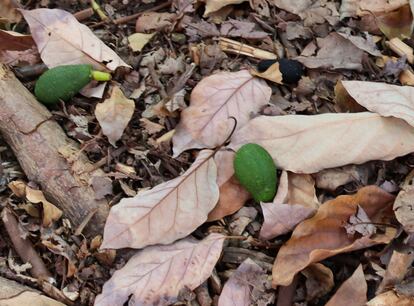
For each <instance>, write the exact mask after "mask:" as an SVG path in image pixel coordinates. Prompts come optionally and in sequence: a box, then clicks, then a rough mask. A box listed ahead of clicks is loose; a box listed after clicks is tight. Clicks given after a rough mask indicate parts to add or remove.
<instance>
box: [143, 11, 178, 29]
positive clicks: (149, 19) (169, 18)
mask: <svg viewBox="0 0 414 306" xmlns="http://www.w3.org/2000/svg"><path fill="white" fill-rule="evenodd" d="M176 18H177V15H175V14H171V13H158V12H147V13H144V14H142V15H141V16H139V17H138V19H137V23H136V25H135V31H137V32H139V33H144V32H147V31H154V30H155V31H162V30H164V29H165V28H168V27H170V26H171V25H172V23H173V21H174V20H175V19H176Z"/></svg>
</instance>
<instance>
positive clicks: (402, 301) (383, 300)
mask: <svg viewBox="0 0 414 306" xmlns="http://www.w3.org/2000/svg"><path fill="white" fill-rule="evenodd" d="M348 305H349V304H348ZM365 305H366V306H391V305H398V306H412V305H414V297H412V296H405V295H398V294H397V293H395V292H394V291H393V290H390V291H387V292H384V293H381V294H380V295H377V296H376V297H374V298H373V299H372V300H369V301H368V303H366V304H365ZM335 306H336V305H335Z"/></svg>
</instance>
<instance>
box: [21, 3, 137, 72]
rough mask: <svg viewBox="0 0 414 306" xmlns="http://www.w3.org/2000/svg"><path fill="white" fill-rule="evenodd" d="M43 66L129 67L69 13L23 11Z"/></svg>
mask: <svg viewBox="0 0 414 306" xmlns="http://www.w3.org/2000/svg"><path fill="white" fill-rule="evenodd" d="M21 12H22V14H23V17H24V18H25V19H26V21H27V23H28V24H29V27H30V31H31V33H32V36H33V39H34V41H35V42H36V45H37V48H38V50H39V52H40V56H41V58H42V60H43V62H44V63H45V64H46V65H47V66H48V67H49V68H52V67H55V66H59V65H70V64H91V65H93V66H94V67H95V68H96V69H109V70H111V71H113V70H115V69H116V68H117V67H119V66H125V67H130V66H129V65H127V64H126V63H125V62H124V61H123V60H122V59H121V58H120V57H119V56H118V55H117V54H116V53H115V52H114V51H113V50H112V49H111V48H109V47H108V46H107V45H105V44H104V43H103V42H102V41H101V40H100V39H99V38H97V37H96V36H95V34H93V32H92V31H91V30H90V29H89V28H88V27H87V26H85V25H83V24H81V23H79V22H78V20H77V19H76V18H75V17H74V16H73V15H72V14H70V13H68V12H66V11H64V10H59V9H36V10H30V11H29V10H21Z"/></svg>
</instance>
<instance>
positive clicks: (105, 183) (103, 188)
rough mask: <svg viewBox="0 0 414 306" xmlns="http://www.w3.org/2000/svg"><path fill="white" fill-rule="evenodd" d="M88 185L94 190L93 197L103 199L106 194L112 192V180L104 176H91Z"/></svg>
mask: <svg viewBox="0 0 414 306" xmlns="http://www.w3.org/2000/svg"><path fill="white" fill-rule="evenodd" d="M90 185H91V186H92V188H93V190H94V191H95V199H97V200H102V199H105V196H106V195H109V194H112V180H111V179H110V178H109V177H106V176H96V175H94V176H92V177H91V180H90Z"/></svg>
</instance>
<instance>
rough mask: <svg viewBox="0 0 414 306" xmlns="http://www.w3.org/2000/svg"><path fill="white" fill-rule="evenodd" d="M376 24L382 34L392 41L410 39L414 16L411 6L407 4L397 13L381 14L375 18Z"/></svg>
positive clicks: (396, 11)
mask: <svg viewBox="0 0 414 306" xmlns="http://www.w3.org/2000/svg"><path fill="white" fill-rule="evenodd" d="M375 21H376V24H377V26H378V28H379V29H380V30H381V32H382V33H384V35H385V36H386V37H387V38H388V39H392V38H394V37H398V38H401V39H404V38H406V37H410V36H411V33H412V31H413V14H412V12H411V6H410V5H409V4H406V5H404V6H401V7H400V8H398V9H397V10H395V11H392V12H389V13H385V14H381V15H380V16H377V17H376V18H375Z"/></svg>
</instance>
